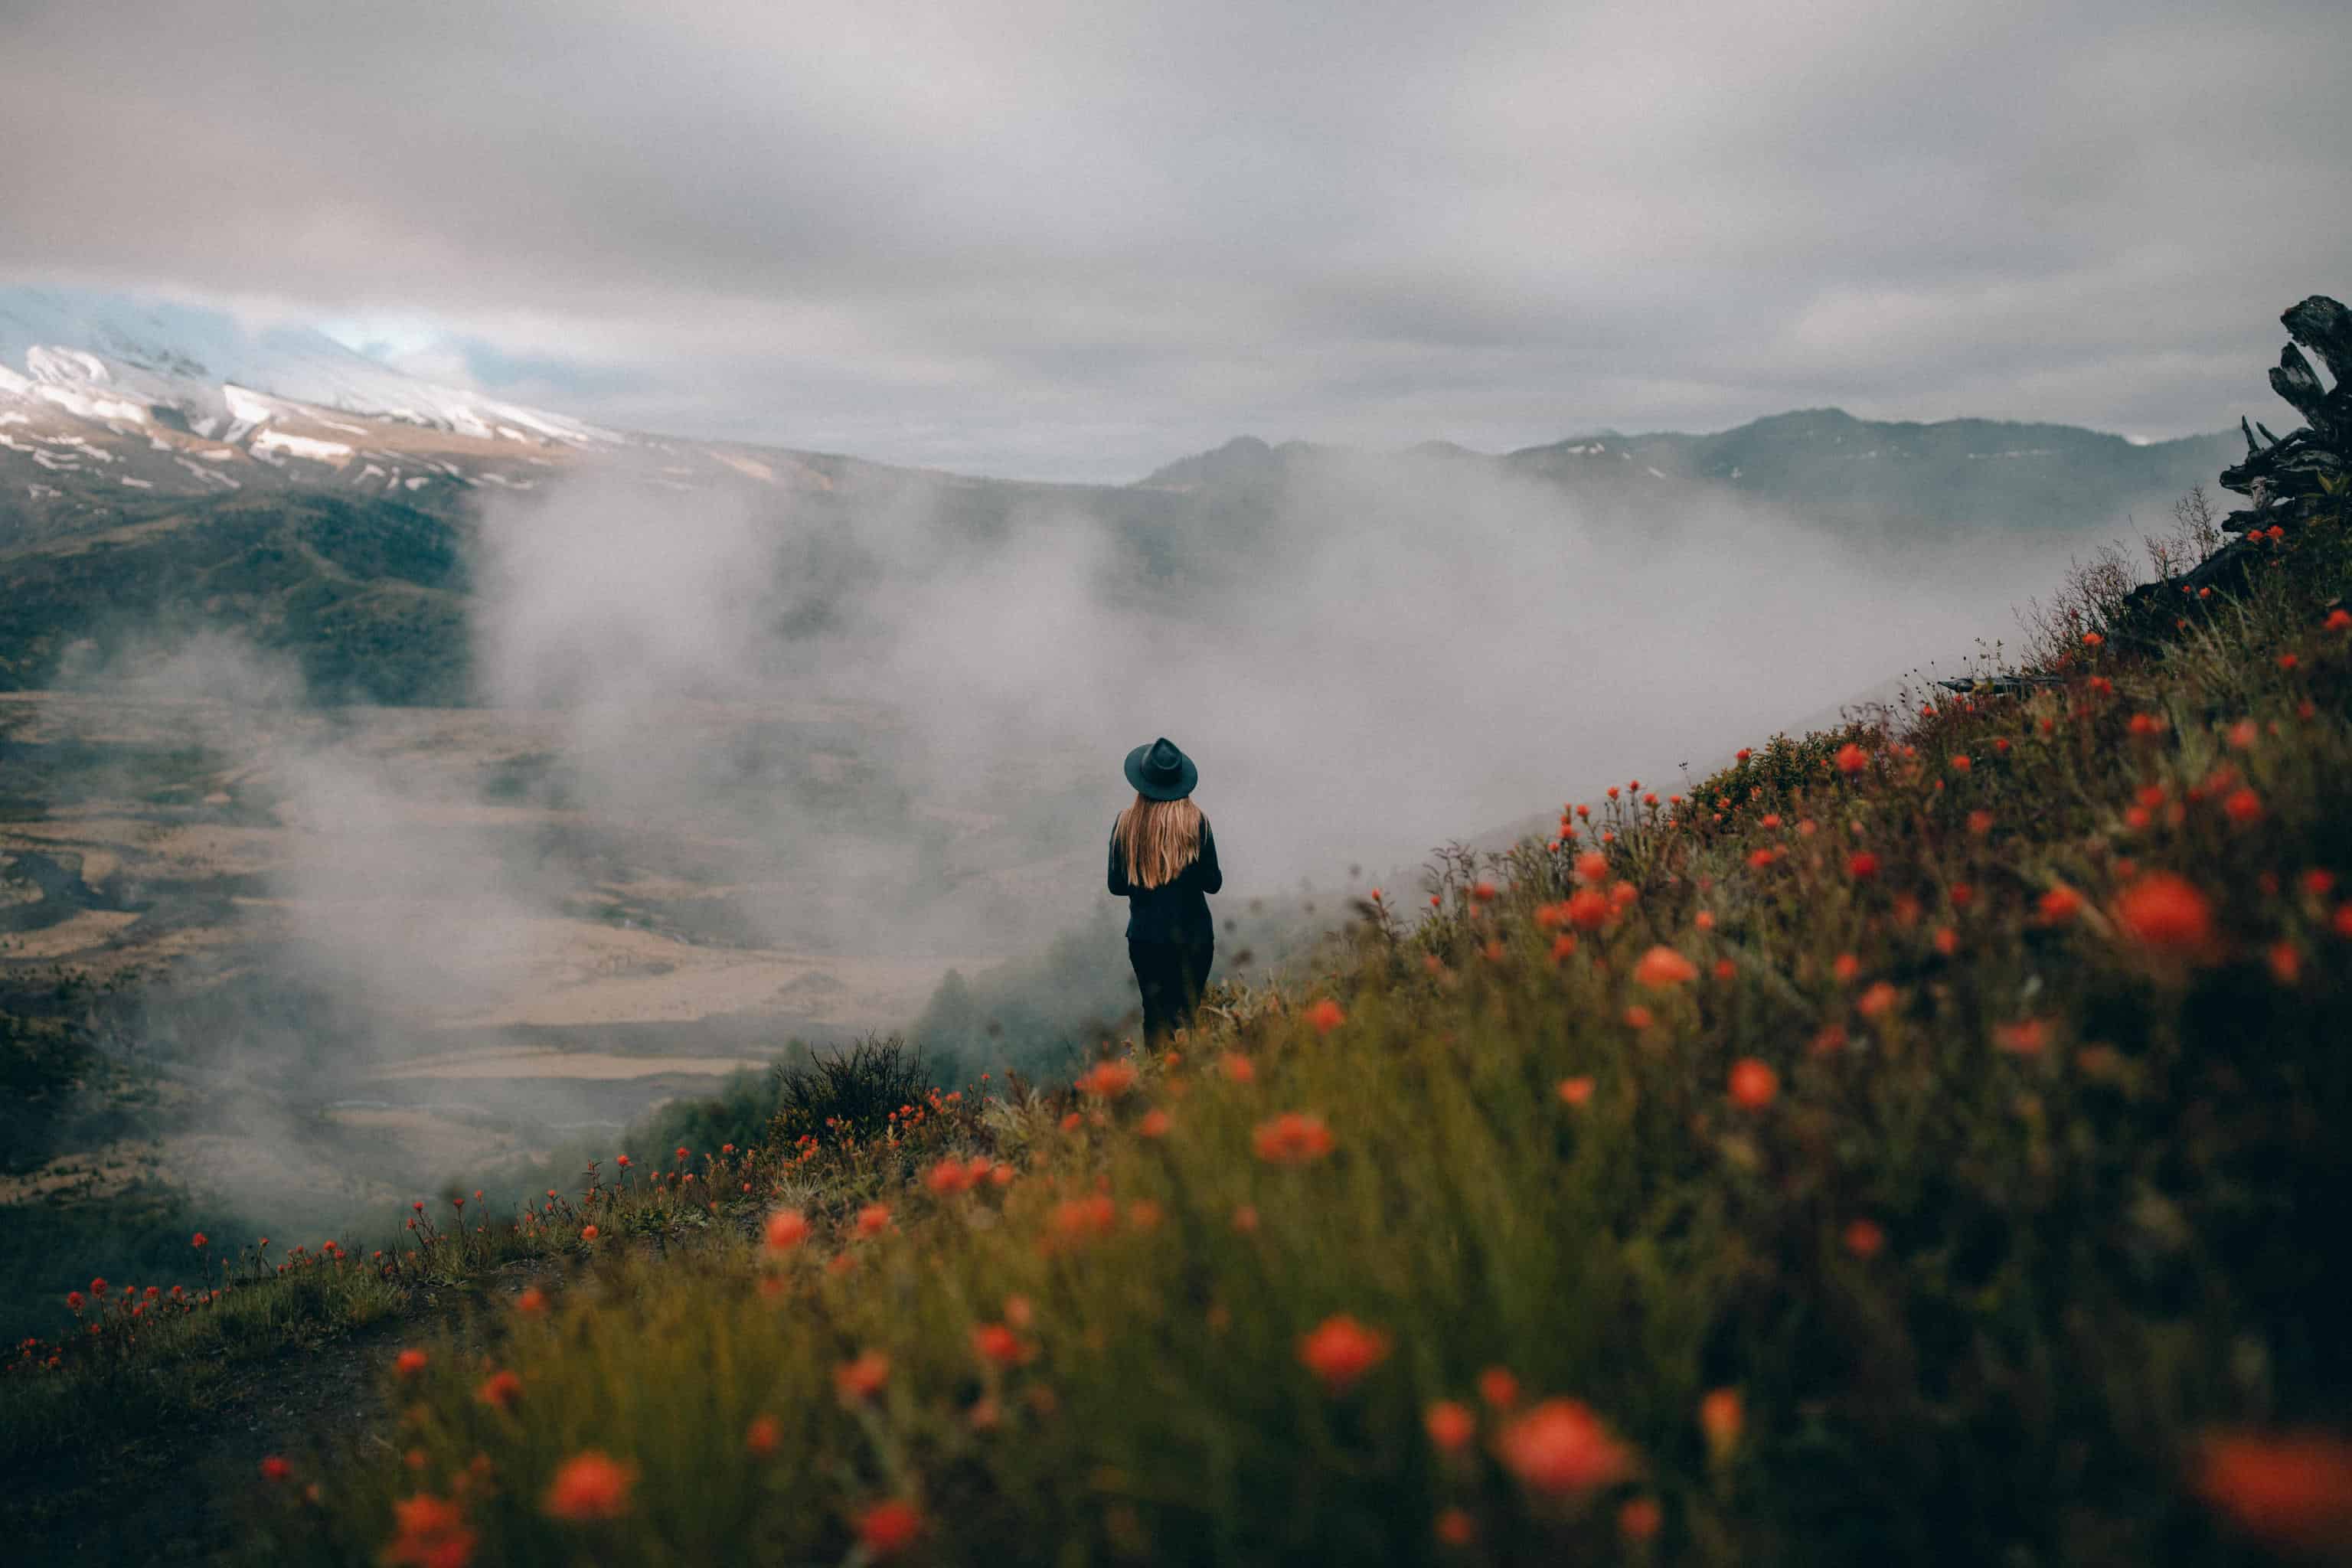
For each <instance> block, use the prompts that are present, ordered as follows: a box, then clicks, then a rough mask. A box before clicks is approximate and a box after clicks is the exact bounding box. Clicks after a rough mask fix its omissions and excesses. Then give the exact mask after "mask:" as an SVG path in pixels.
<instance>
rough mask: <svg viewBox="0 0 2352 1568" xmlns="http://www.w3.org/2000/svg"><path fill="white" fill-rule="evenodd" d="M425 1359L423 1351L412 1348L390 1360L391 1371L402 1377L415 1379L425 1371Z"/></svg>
mask: <svg viewBox="0 0 2352 1568" xmlns="http://www.w3.org/2000/svg"><path fill="white" fill-rule="evenodd" d="M426 1359H427V1358H426V1356H425V1352H423V1351H420V1350H417V1349H415V1348H414V1347H412V1348H410V1349H408V1350H404V1351H403V1352H400V1353H399V1354H398V1355H396V1356H394V1357H393V1358H392V1370H393V1371H394V1372H396V1373H399V1374H400V1375H401V1376H403V1377H415V1375H416V1374H417V1373H421V1372H423V1371H424V1370H425V1361H426Z"/></svg>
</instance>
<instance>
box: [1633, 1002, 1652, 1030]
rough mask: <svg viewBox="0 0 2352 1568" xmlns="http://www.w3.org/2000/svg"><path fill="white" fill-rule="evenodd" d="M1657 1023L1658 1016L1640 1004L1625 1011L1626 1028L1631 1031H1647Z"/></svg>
mask: <svg viewBox="0 0 2352 1568" xmlns="http://www.w3.org/2000/svg"><path fill="white" fill-rule="evenodd" d="M1657 1021H1658V1020H1657V1018H1656V1016H1654V1015H1653V1014H1652V1013H1651V1011H1650V1010H1649V1009H1648V1008H1647V1007H1644V1006H1643V1005H1641V1004H1640V1003H1638V1002H1637V1003H1635V1004H1634V1005H1633V1006H1631V1007H1628V1008H1626V1009H1625V1026H1626V1027H1627V1028H1629V1029H1646V1028H1648V1027H1649V1026H1651V1025H1653V1024H1654V1023H1656V1022H1657Z"/></svg>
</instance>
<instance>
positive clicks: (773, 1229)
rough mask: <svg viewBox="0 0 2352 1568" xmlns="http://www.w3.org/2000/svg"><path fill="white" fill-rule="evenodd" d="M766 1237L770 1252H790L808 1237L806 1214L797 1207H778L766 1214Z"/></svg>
mask: <svg viewBox="0 0 2352 1568" xmlns="http://www.w3.org/2000/svg"><path fill="white" fill-rule="evenodd" d="M766 1237H767V1243H768V1250H769V1251H770V1252H777V1253H782V1252H790V1251H791V1250H792V1249H793V1247H798V1246H799V1245H800V1244H801V1243H802V1242H803V1241H806V1240H807V1239H808V1237H809V1222H808V1215H804V1214H803V1213H801V1211H800V1210H798V1209H778V1210H777V1211H776V1212H775V1213H773V1214H772V1215H769V1216H768V1225H767V1231H766Z"/></svg>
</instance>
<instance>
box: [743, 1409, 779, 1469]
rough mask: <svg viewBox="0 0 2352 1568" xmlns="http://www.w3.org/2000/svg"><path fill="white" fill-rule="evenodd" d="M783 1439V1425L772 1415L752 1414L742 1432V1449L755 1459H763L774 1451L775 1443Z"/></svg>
mask: <svg viewBox="0 0 2352 1568" xmlns="http://www.w3.org/2000/svg"><path fill="white" fill-rule="evenodd" d="M783 1440H784V1428H783V1425H782V1423H781V1422H779V1421H778V1420H777V1419H776V1418H775V1417H774V1416H772V1415H754V1416H753V1417H751V1426H750V1427H749V1428H747V1429H746V1430H745V1431H744V1433H743V1447H744V1449H745V1450H746V1451H747V1452H749V1453H750V1454H751V1457H752V1458H755V1459H764V1458H767V1457H768V1456H769V1455H771V1454H772V1453H774V1452H775V1451H776V1445H777V1444H779V1443H781V1442H782V1441H783Z"/></svg>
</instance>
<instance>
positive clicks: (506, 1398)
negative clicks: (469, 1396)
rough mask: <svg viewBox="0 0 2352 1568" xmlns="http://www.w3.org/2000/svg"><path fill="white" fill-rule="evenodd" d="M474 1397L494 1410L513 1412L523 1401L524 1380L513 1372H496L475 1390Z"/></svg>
mask: <svg viewBox="0 0 2352 1568" xmlns="http://www.w3.org/2000/svg"><path fill="white" fill-rule="evenodd" d="M474 1397H475V1398H477V1399H478V1400H480V1401H481V1402H482V1403H483V1404H485V1405H489V1406H490V1407H491V1408H493V1409H497V1410H512V1409H513V1408H514V1407H515V1406H516V1405H518V1404H520V1402H521V1400H522V1379H521V1378H520V1377H518V1376H517V1375H516V1374H515V1373H512V1372H509V1371H505V1370H500V1371H498V1372H494V1373H490V1375H489V1376H488V1378H485V1379H484V1380H483V1382H482V1385H481V1386H480V1387H479V1388H477V1389H476V1390H474Z"/></svg>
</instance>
